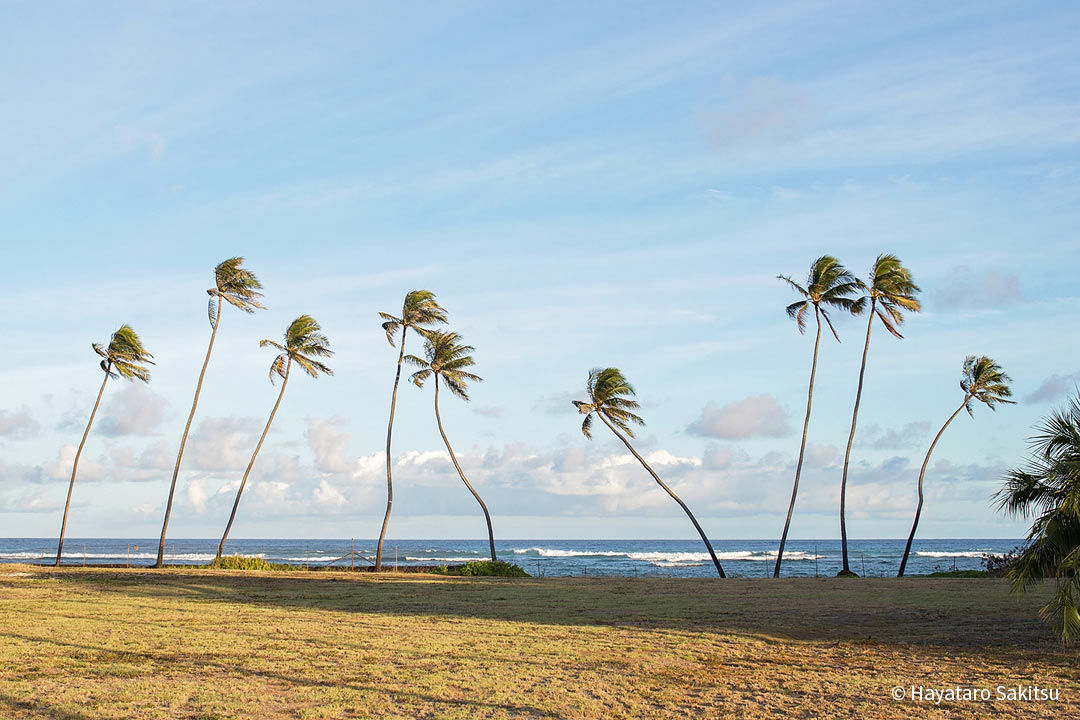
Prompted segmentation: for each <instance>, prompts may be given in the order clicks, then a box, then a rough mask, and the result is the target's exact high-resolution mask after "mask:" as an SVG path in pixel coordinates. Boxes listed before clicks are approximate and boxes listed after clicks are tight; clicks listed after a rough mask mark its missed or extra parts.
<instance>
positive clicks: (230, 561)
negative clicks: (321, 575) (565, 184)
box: [206, 555, 306, 571]
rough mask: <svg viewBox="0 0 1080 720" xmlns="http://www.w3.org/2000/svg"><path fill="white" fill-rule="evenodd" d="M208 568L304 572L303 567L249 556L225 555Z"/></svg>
mask: <svg viewBox="0 0 1080 720" xmlns="http://www.w3.org/2000/svg"><path fill="white" fill-rule="evenodd" d="M206 567H208V568H210V569H212V570H263V571H265V570H304V569H306V568H304V567H303V566H301V565H287V564H285V563H272V562H268V561H267V560H264V559H263V558H261V557H250V556H247V555H223V556H222V557H219V558H214V561H213V562H212V563H210V564H209V565H207V566H206Z"/></svg>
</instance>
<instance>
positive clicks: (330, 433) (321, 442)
mask: <svg viewBox="0 0 1080 720" xmlns="http://www.w3.org/2000/svg"><path fill="white" fill-rule="evenodd" d="M306 422H307V430H306V431H305V432H304V439H306V440H307V443H308V446H309V447H310V448H311V452H312V453H314V455H315V467H316V469H317V470H318V471H319V472H324V473H343V472H349V471H350V470H352V469H353V468H354V467H355V465H356V463H355V461H354V460H353V459H352V458H349V457H347V456H346V454H345V450H346V448H347V447H348V445H349V434H348V433H346V432H343V431H341V430H338V429H337V428H338V427H340V426H341V425H344V424H345V419H344V418H340V417H333V418H329V419H327V420H322V419H320V418H306Z"/></svg>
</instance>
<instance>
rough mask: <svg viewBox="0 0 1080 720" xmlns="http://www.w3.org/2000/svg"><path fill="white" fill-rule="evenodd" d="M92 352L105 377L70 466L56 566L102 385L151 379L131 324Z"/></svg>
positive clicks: (148, 356)
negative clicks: (84, 448) (72, 492)
mask: <svg viewBox="0 0 1080 720" xmlns="http://www.w3.org/2000/svg"><path fill="white" fill-rule="evenodd" d="M93 348H94V352H96V353H97V354H98V355H100V356H101V358H102V360H101V369H102V371H103V372H104V373H105V377H104V378H102V380H101V388H100V389H99V390H98V394H97V399H96V400H94V409H93V410H91V411H90V420H89V421H88V422H87V423H86V429H85V430H83V435H82V440H81V441H80V442H79V449H78V450H76V451H75V462H74V463H72V465H71V482H70V483H68V491H67V501H66V502H65V503H64V519H63V520H61V521H60V542H59V543H57V546H56V565H57V566H58V567H59V565H60V558H61V557H63V555H64V533H65V531H66V530H67V519H68V510H69V509H70V508H71V491H72V490H73V489H74V488H75V473H77V472H78V470H79V457H80V456H81V455H82V451H83V446H84V445H86V437H87V436H88V435H89V434H90V426H91V425H93V424H94V416H95V415H97V411H98V405H100V404H101V396H102V395H103V394H104V392H105V384H106V383H107V382H109V378H119V377H122V378H126V379H128V380H142V381H143V382H144V383H148V382H150V371H149V370H148V369H147V368H146V367H145V366H146V365H153V364H154V361H153V360H151V358H152V357H154V356H153V355H151V354H150V353H148V352H147V351H146V348H144V347H143V345H142V341H141V340H139V336H138V335H136V334H135V331H134V330H132V329H131V326H130V325H121V326H120V329H119V330H117V331H116V332H114V333H113V334H112V337H111V338H109V344H108V346H107V347H102V346H101V345H99V344H97V343H94V344H93Z"/></svg>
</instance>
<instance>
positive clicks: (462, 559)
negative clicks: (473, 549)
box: [405, 555, 487, 562]
mask: <svg viewBox="0 0 1080 720" xmlns="http://www.w3.org/2000/svg"><path fill="white" fill-rule="evenodd" d="M405 559H406V560H407V561H410V562H424V561H426V560H433V561H435V562H470V561H472V560H486V559H487V558H482V557H477V556H475V555H473V556H472V557H414V556H412V555H406V556H405Z"/></svg>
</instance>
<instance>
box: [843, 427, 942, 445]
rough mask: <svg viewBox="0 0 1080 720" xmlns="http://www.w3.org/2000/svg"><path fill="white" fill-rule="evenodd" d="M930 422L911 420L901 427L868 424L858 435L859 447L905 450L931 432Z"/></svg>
mask: <svg viewBox="0 0 1080 720" xmlns="http://www.w3.org/2000/svg"><path fill="white" fill-rule="evenodd" d="M930 429H931V426H930V423H928V422H911V423H907V424H906V425H904V426H903V427H900V428H888V429H885V428H883V427H881V426H880V425H875V424H871V425H867V426H866V428H865V429H864V430H863V431H862V432H861V433H859V434H858V435H856V437H857V438H859V441H858V443H857V444H858V445H859V447H868V448H872V449H874V450H904V449H906V448H910V447H914V446H915V445H917V444H918V443H919V441H921V440H923V439H925V438H926V436H927V435H928V434H929V433H930Z"/></svg>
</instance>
